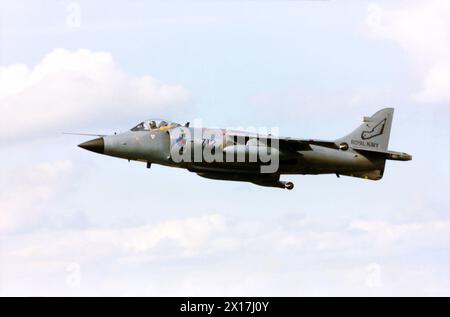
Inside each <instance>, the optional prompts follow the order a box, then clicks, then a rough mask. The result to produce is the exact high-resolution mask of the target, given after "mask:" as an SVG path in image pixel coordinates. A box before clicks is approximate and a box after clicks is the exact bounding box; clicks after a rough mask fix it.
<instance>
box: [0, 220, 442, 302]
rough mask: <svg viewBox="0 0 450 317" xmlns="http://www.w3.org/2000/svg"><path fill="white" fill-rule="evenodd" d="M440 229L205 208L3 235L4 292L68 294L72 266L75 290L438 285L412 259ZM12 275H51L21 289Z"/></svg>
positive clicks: (299, 290)
mask: <svg viewBox="0 0 450 317" xmlns="http://www.w3.org/2000/svg"><path fill="white" fill-rule="evenodd" d="M286 221H287V222H286ZM288 228H290V229H288ZM449 234H450V223H449V222H439V221H427V222H411V223H402V224H393V223H389V222H384V221H378V220H353V221H348V222H347V223H346V224H344V225H342V224H333V223H331V222H330V221H327V223H326V224H321V223H315V224H314V223H313V222H311V221H310V220H308V219H305V220H304V221H301V222H299V223H298V224H295V225H293V224H292V223H290V222H289V221H288V220H287V219H284V220H282V221H281V222H279V221H270V222H261V221H256V222H255V221H250V220H243V221H238V222H236V221H230V219H227V218H226V217H225V216H224V215H222V214H220V213H210V214H205V215H200V216H193V217H186V218H184V219H168V220H162V221H160V222H158V223H151V224H150V223H149V224H143V225H137V226H132V227H122V228H101V227H90V228H85V229H70V230H69V229H63V230H49V231H41V232H32V233H27V234H20V235H6V236H3V240H4V241H7V242H8V243H5V245H4V247H3V250H2V258H3V259H4V260H3V273H4V274H5V276H8V278H7V279H5V280H4V285H5V289H4V292H5V294H11V293H14V292H13V290H14V289H16V290H17V294H22V295H23V294H25V293H26V294H34V295H36V294H39V295H42V294H55V293H58V294H69V293H70V291H71V290H72V286H73V285H72V283H70V285H67V280H72V278H71V276H72V273H73V271H74V270H75V271H76V272H78V273H77V275H76V277H77V279H76V281H77V283H75V284H76V285H77V286H76V287H78V290H79V294H85V295H86V294H90V293H92V294H99V293H100V294H111V295H123V294H124V292H125V294H130V292H132V293H131V294H139V295H144V294H145V295H165V294H166V295H172V296H173V295H179V296H193V295H203V296H205V295H211V294H214V295H226V294H230V295H231V294H234V295H242V296H244V295H247V296H249V295H259V296H263V295H265V296H267V295H311V294H318V295H327V294H339V295H351V294H353V295H355V294H359V295H361V294H369V295H370V294H385V295H386V294H397V295H399V294H411V295H414V294H416V295H417V294H448V289H446V286H447V285H448V281H446V280H445V278H444V279H442V278H443V277H445V274H448V272H446V271H444V272H442V271H440V270H441V267H440V266H439V265H438V264H439V263H436V258H435V257H434V256H433V257H431V258H429V260H430V261H432V264H433V265H432V266H431V267H428V269H427V271H426V272H424V271H421V268H422V267H423V265H426V263H427V257H429V256H430V254H434V255H436V254H438V253H439V252H442V250H445V249H446V248H447V247H448V236H449ZM418 255H419V258H420V260H419V261H418V260H417V258H416V257H417V256H418ZM405 257H406V258H408V261H407V264H408V265H406V264H405V263H404V258H405ZM374 260H375V261H374ZM421 261H425V262H423V263H425V264H423V263H421ZM441 264H443V265H444V266H445V267H447V266H446V264H445V263H441ZM99 271H101V272H102V274H98V272H99ZM442 274H444V275H442ZM17 276H28V278H27V280H28V281H29V280H30V279H31V280H36V281H37V280H39V278H40V276H42V277H43V278H44V280H45V281H52V283H42V284H40V283H34V285H37V287H36V288H34V289H29V288H24V287H23V285H20V280H19V282H17V281H16V277H17ZM92 276H96V279H95V280H92ZM412 280H414V283H412V282H411V281H412ZM72 282H73V281H72ZM58 285H59V286H58ZM53 287H57V288H53Z"/></svg>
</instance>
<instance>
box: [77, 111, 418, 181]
mask: <svg viewBox="0 0 450 317" xmlns="http://www.w3.org/2000/svg"><path fill="white" fill-rule="evenodd" d="M393 114H394V109H393V108H385V109H382V110H380V111H378V112H376V113H375V114H374V115H372V116H371V117H364V119H363V123H362V124H361V125H360V126H359V127H358V128H356V130H354V131H353V132H351V133H350V134H348V135H346V136H344V137H341V138H338V139H336V140H332V141H325V140H315V139H299V138H290V137H281V136H275V135H272V134H259V133H249V132H245V131H235V130H227V129H213V128H203V127H190V126H189V123H186V124H184V125H181V124H178V123H175V122H170V121H166V120H161V119H150V120H145V121H142V122H140V123H139V124H137V125H136V126H134V127H133V128H132V129H130V130H129V131H126V132H123V133H119V134H114V135H95V136H97V138H95V139H93V140H90V141H87V142H84V143H81V144H79V147H81V148H83V149H86V150H89V151H92V152H96V153H100V154H104V155H109V156H113V157H117V158H122V159H127V160H129V161H131V160H134V161H141V162H145V163H146V164H147V168H150V167H151V164H152V163H155V164H160V165H165V166H170V167H178V168H184V169H187V170H189V171H190V172H193V173H196V174H197V175H199V176H201V177H205V178H209V179H215V180H228V181H242V182H250V183H253V184H256V185H260V186H267V187H277V188H285V189H288V190H291V189H293V188H294V184H293V183H292V182H290V181H281V180H280V176H281V175H283V174H286V175H292V174H302V175H306V174H312V175H317V174H336V176H338V177H340V175H344V176H352V177H358V178H363V179H369V180H379V179H381V178H382V177H383V174H384V169H385V164H386V160H396V161H409V160H411V159H412V156H411V155H409V154H407V153H401V152H394V151H389V150H388V143H389V136H390V132H391V124H392V118H393Z"/></svg>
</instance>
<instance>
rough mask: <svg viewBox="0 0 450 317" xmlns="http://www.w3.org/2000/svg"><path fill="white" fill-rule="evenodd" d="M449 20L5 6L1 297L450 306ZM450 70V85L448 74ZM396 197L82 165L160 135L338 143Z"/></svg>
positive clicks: (95, 5) (359, 185)
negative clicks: (377, 120)
mask: <svg viewBox="0 0 450 317" xmlns="http://www.w3.org/2000/svg"><path fill="white" fill-rule="evenodd" d="M449 15H450V6H449V5H448V4H447V3H446V2H445V1H430V2H427V3H423V2H419V1H417V2H415V1H398V2H396V3H394V4H393V3H391V2H388V1H378V2H377V1H371V2H365V1H349V2H346V3H345V4H342V3H340V2H337V1H260V2H257V1H174V0H172V1H147V2H144V1H130V2H129V3H127V5H126V6H124V5H123V4H122V3H119V2H114V1H107V2H106V1H104V2H102V1H96V2H91V1H90V2H88V1H36V2H33V3H30V2H26V1H23V2H21V1H14V2H12V1H11V2H8V1H1V2H0V113H1V118H2V119H1V120H2V121H1V123H2V124H1V126H0V135H1V136H0V142H1V143H2V145H3V146H2V147H1V149H0V154H1V155H0V162H1V164H2V173H1V177H0V213H1V218H0V294H2V295H54V294H58V295H184V296H189V295H247V296H252V295H266V296H268V295H292V296H296V295H374V296H377V295H447V296H448V295H449V294H450V266H449V263H450V250H449V248H450V244H449V241H450V217H449V207H450V201H449V198H448V188H449V185H450V184H449V156H450V140H449V130H448V123H449V108H448V103H449V101H450V76H449V74H450V53H449V52H450V23H449V22H448V21H450V19H448V18H449ZM447 70H448V71H447ZM388 106H392V107H394V108H395V109H396V110H395V111H396V112H395V115H394V123H393V128H392V133H391V140H390V149H392V150H398V151H405V152H408V153H411V154H412V155H413V161H411V162H406V163H403V162H388V163H387V168H386V172H385V177H384V178H383V179H382V180H381V181H378V182H371V181H364V180H360V179H355V178H346V177H341V178H340V179H337V178H336V177H335V176H333V175H324V176H314V177H313V176H292V177H291V176H289V177H284V179H285V180H292V181H294V182H295V184H296V188H295V189H294V190H293V191H285V190H279V189H273V188H264V187H257V186H255V185H251V184H245V183H232V182H220V181H212V180H207V179H203V178H200V177H198V176H196V175H195V174H191V173H189V172H187V171H184V170H178V169H170V168H166V167H160V166H152V169H151V170H147V169H145V165H144V164H142V163H136V162H131V163H128V162H127V161H124V160H119V159H114V158H110V157H106V156H100V155H96V154H93V153H90V152H87V151H83V150H81V149H79V148H77V147H76V145H77V144H79V143H81V142H82V141H85V140H86V139H85V138H83V137H77V136H63V135H61V132H62V131H80V132H92V133H112V132H114V131H124V130H126V129H129V128H130V127H132V126H134V125H135V124H136V123H138V122H139V121H141V120H142V119H146V118H150V117H163V118H168V119H169V120H174V121H179V122H182V123H184V122H185V121H193V120H195V119H196V118H200V119H202V120H203V123H204V124H205V125H210V126H221V127H236V126H240V127H244V128H246V127H260V126H267V127H279V129H280V134H282V135H289V136H295V137H305V138H309V137H314V138H320V139H335V138H338V137H340V136H343V135H345V134H346V133H348V132H350V131H351V130H353V129H354V128H355V127H356V126H357V125H358V124H359V122H360V121H361V119H362V116H364V115H371V114H372V113H374V112H376V111H377V110H379V109H380V108H383V107H388Z"/></svg>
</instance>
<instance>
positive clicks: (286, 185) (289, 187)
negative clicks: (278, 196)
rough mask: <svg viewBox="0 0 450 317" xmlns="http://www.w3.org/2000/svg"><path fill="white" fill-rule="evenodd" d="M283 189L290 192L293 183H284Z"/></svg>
mask: <svg viewBox="0 0 450 317" xmlns="http://www.w3.org/2000/svg"><path fill="white" fill-rule="evenodd" d="M284 188H286V189H287V190H292V189H293V188H294V183H293V182H284Z"/></svg>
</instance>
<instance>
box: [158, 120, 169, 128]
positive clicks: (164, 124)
mask: <svg viewBox="0 0 450 317" xmlns="http://www.w3.org/2000/svg"><path fill="white" fill-rule="evenodd" d="M165 126H167V122H166V121H164V120H163V121H161V122H160V123H159V126H158V128H163V127H165Z"/></svg>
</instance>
